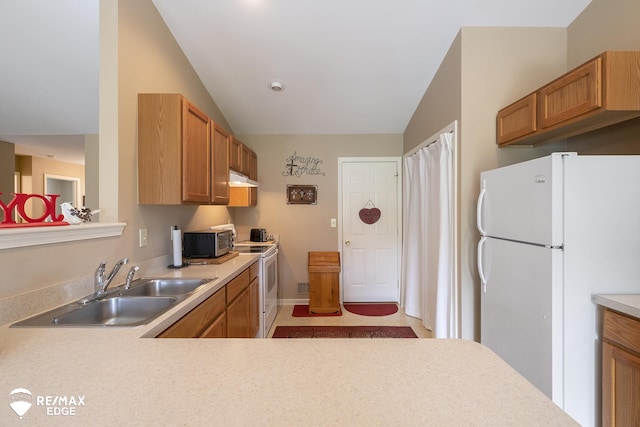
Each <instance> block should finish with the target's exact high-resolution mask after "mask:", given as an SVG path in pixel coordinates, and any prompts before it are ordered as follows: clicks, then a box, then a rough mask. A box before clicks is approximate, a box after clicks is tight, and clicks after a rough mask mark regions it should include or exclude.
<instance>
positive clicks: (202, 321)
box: [158, 288, 226, 338]
mask: <svg viewBox="0 0 640 427" xmlns="http://www.w3.org/2000/svg"><path fill="white" fill-rule="evenodd" d="M225 308H226V301H225V289H224V288H222V289H220V290H219V291H218V292H216V293H215V294H213V295H212V296H210V297H209V298H207V299H206V300H205V301H203V302H202V303H201V304H200V305H198V306H197V307H196V308H194V309H193V310H191V311H190V312H189V313H187V314H186V315H184V316H183V317H182V318H181V319H180V320H178V321H177V322H176V323H174V324H173V325H171V326H170V327H169V328H167V329H166V330H165V331H164V332H162V333H161V334H160V335H159V336H158V337H159V338H195V337H198V336H200V334H202V332H203V331H204V330H205V329H206V328H207V327H209V326H210V325H211V322H212V321H213V320H214V319H216V318H217V317H218V316H220V314H222V313H224V311H225Z"/></svg>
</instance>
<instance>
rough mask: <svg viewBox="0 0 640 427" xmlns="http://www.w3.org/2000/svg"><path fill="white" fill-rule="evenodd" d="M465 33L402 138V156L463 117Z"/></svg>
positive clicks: (450, 50) (445, 58) (433, 82)
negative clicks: (463, 46) (462, 52)
mask: <svg viewBox="0 0 640 427" xmlns="http://www.w3.org/2000/svg"><path fill="white" fill-rule="evenodd" d="M461 39H462V33H460V32H459V33H458V35H457V36H456V38H455V40H454V41H453V43H452V44H451V47H450V48H449V50H448V52H447V54H446V55H445V57H444V60H443V61H442V63H441V64H440V66H439V67H438V71H436V73H435V75H434V76H433V79H432V81H431V84H430V85H429V87H428V88H427V90H426V92H425V94H424V95H423V97H422V100H421V101H420V103H419V104H418V108H416V111H415V112H414V113H413V116H412V117H411V120H410V121H409V124H408V125H407V128H406V129H405V131H404V135H403V146H404V150H403V153H407V152H409V151H411V149H412V148H415V147H417V146H418V145H420V144H421V143H423V142H424V141H425V140H426V139H427V138H429V137H431V136H432V135H434V134H435V133H436V132H438V131H440V130H441V129H443V128H444V127H445V126H447V125H448V124H449V123H451V122H453V121H454V120H459V119H460V117H461V115H462V112H461V111H462V105H461V102H462V85H461V84H460V83H461V82H462V55H461V49H462V42H461Z"/></svg>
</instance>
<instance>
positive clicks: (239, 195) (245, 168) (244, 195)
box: [229, 136, 258, 207]
mask: <svg viewBox="0 0 640 427" xmlns="http://www.w3.org/2000/svg"><path fill="white" fill-rule="evenodd" d="M230 147H231V150H230V154H229V167H230V169H232V170H234V171H236V172H239V173H241V174H243V175H246V176H248V177H249V179H252V180H254V181H257V180H258V155H257V154H256V153H255V152H254V151H253V150H251V149H250V148H249V147H247V146H246V145H244V143H242V142H241V141H240V140H238V139H237V138H235V137H234V136H232V137H231V143H230ZM257 205H258V189H257V188H256V187H232V188H231V193H230V198H229V206H230V207H247V206H257Z"/></svg>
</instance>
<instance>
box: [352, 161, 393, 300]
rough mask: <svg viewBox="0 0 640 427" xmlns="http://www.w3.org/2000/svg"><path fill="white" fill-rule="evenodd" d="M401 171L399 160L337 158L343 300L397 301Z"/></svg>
mask: <svg viewBox="0 0 640 427" xmlns="http://www.w3.org/2000/svg"><path fill="white" fill-rule="evenodd" d="M399 169H400V159H389V160H387V159H385V160H376V159H373V158H372V159H366V160H362V161H343V162H341V177H342V180H341V195H342V199H341V200H342V201H341V206H342V212H341V217H342V221H341V224H342V230H341V233H340V234H341V240H342V248H341V250H342V295H343V301H344V302H397V301H398V288H399V269H398V266H399V262H398V258H399V253H400V238H399V227H398V215H399V213H398V211H399V203H398V194H399V190H398V186H399ZM376 209H377V210H379V213H380V216H379V218H378V219H377V220H376V221H375V222H372V221H373V220H374V219H376V216H377V211H376ZM361 211H362V217H361Z"/></svg>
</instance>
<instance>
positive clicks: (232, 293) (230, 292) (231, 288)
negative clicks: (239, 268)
mask: <svg viewBox="0 0 640 427" xmlns="http://www.w3.org/2000/svg"><path fill="white" fill-rule="evenodd" d="M249 269H250V268H247V269H246V270H244V271H243V272H242V273H240V274H239V275H238V276H237V277H236V278H235V279H233V280H232V281H230V282H229V283H227V286H226V288H227V304H230V303H231V302H232V301H233V300H234V299H236V298H237V297H238V295H240V294H241V293H242V291H244V290H245V289H246V288H247V287H248V286H249V283H250V282H251V280H249V275H250V273H249Z"/></svg>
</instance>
